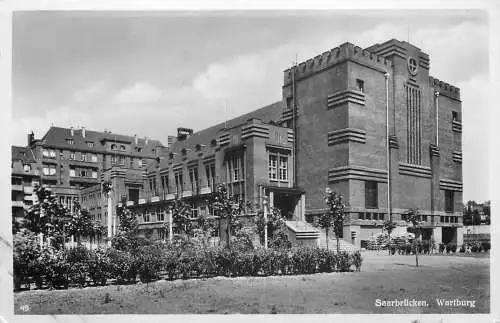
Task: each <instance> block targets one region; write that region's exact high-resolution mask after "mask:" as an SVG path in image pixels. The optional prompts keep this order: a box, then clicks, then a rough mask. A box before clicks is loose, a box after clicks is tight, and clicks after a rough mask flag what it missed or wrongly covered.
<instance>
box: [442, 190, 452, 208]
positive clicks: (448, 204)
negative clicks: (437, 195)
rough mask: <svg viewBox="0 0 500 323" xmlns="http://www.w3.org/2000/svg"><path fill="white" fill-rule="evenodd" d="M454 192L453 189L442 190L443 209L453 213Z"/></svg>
mask: <svg viewBox="0 0 500 323" xmlns="http://www.w3.org/2000/svg"><path fill="white" fill-rule="evenodd" d="M453 193H454V192H453V191H448V190H446V191H444V210H445V212H447V213H453V204H454V194H453Z"/></svg>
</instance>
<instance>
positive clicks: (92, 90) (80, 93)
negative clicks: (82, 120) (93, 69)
mask: <svg viewBox="0 0 500 323" xmlns="http://www.w3.org/2000/svg"><path fill="white" fill-rule="evenodd" d="M109 87H110V86H109V83H108V82H107V81H99V82H96V83H93V84H91V85H89V86H88V87H86V88H83V89H80V90H77V91H75V92H74V93H73V96H72V100H73V102H74V103H76V104H78V105H91V104H93V103H94V102H96V101H99V100H101V99H102V98H103V97H104V96H105V95H106V94H107V92H108V90H109Z"/></svg>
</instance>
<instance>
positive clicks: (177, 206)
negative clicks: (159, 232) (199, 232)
mask: <svg viewBox="0 0 500 323" xmlns="http://www.w3.org/2000/svg"><path fill="white" fill-rule="evenodd" d="M169 209H170V211H171V212H172V222H173V224H175V226H176V227H177V228H179V230H180V231H182V232H183V233H184V234H187V235H190V234H191V233H192V231H193V225H192V223H191V205H189V204H187V203H186V202H185V201H184V200H181V199H178V198H176V199H175V200H174V201H173V202H172V203H170V205H169ZM165 225H168V223H166V224H165Z"/></svg>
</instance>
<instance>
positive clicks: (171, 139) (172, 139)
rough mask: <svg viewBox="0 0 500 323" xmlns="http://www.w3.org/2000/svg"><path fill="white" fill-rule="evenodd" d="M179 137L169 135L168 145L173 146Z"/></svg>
mask: <svg viewBox="0 0 500 323" xmlns="http://www.w3.org/2000/svg"><path fill="white" fill-rule="evenodd" d="M176 139H177V138H176V137H175V136H168V137H167V147H169V148H170V147H172V145H173V144H174V142H175V140H176Z"/></svg>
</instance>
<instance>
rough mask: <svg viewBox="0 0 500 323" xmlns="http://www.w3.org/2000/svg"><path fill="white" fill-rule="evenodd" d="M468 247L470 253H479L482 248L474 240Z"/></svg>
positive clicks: (479, 243)
mask: <svg viewBox="0 0 500 323" xmlns="http://www.w3.org/2000/svg"><path fill="white" fill-rule="evenodd" d="M469 245H470V247H471V251H472V252H481V248H482V245H481V242H479V241H477V240H474V241H470V242H469Z"/></svg>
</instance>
